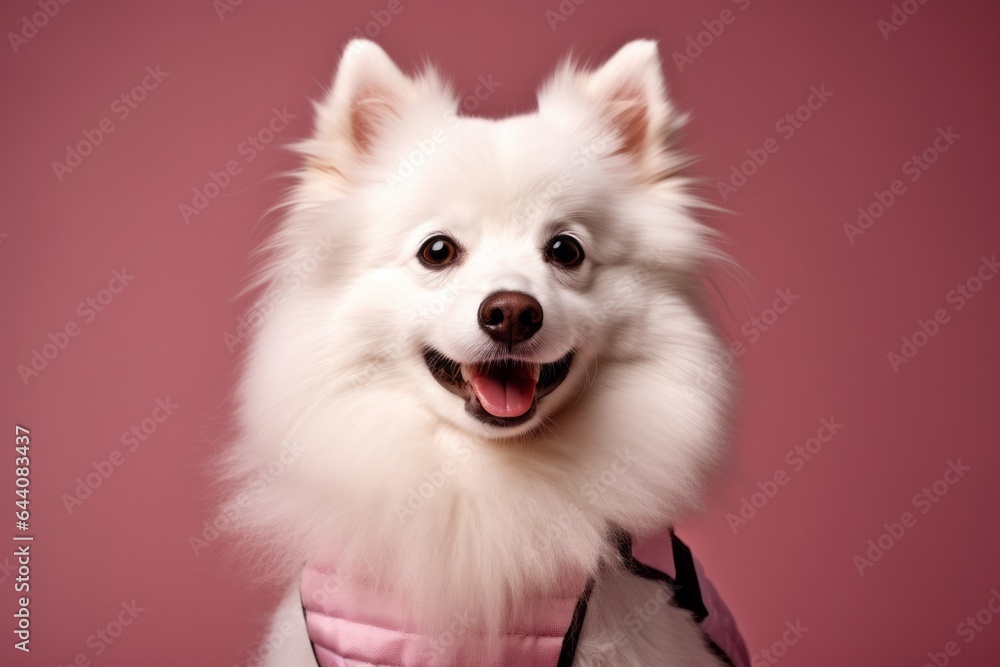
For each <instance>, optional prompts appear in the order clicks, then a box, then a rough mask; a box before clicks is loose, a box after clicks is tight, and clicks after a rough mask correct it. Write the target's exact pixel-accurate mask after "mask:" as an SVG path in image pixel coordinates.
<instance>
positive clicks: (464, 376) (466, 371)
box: [459, 364, 470, 382]
mask: <svg viewBox="0 0 1000 667" xmlns="http://www.w3.org/2000/svg"><path fill="white" fill-rule="evenodd" d="M459 369H460V370H461V371H462V379H463V380H465V381H466V382H468V381H469V375H470V374H469V366H468V364H461V365H460V366H459Z"/></svg>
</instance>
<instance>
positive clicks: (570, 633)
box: [556, 579, 594, 667]
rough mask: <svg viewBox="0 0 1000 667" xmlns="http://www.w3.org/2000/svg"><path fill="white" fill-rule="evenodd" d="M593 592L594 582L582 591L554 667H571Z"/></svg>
mask: <svg viewBox="0 0 1000 667" xmlns="http://www.w3.org/2000/svg"><path fill="white" fill-rule="evenodd" d="M593 590H594V580H593V579H591V580H590V581H588V582H587V587H586V588H584V589H583V595H581V596H580V599H579V600H578V601H577V603H576V609H575V610H574V611H573V620H572V621H571V622H570V624H569V630H567V631H566V636H565V637H564V638H563V644H562V650H560V651H559V662H558V663H556V667H572V665H573V659H574V658H575V657H576V647H577V645H579V643H580V633H581V632H582V631H583V621H584V619H585V618H586V617H587V604H588V603H589V602H590V594H591V593H592V592H593Z"/></svg>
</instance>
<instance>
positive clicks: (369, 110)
mask: <svg viewBox="0 0 1000 667" xmlns="http://www.w3.org/2000/svg"><path fill="white" fill-rule="evenodd" d="M394 114H395V110H394V106H393V100H391V99H389V98H388V96H387V95H385V92H384V91H382V90H377V89H374V88H366V89H364V90H359V91H358V94H357V96H356V97H355V99H354V103H353V104H352V105H351V139H352V140H353V141H354V145H355V146H356V147H357V149H358V152H359V153H365V154H367V153H370V152H371V148H372V144H373V143H374V140H375V137H376V136H377V134H378V131H379V129H380V127H381V126H382V124H383V123H384V122H385V121H386V120H387V119H388V118H389V117H390V116H392V115H394Z"/></svg>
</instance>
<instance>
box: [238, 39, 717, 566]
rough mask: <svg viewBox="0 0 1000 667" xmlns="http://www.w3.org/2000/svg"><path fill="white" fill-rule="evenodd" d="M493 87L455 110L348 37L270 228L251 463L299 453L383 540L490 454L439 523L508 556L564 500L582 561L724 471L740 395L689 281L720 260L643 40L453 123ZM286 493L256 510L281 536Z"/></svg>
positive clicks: (427, 77) (485, 84)
mask: <svg viewBox="0 0 1000 667" xmlns="http://www.w3.org/2000/svg"><path fill="white" fill-rule="evenodd" d="M499 85H503V83H502V82H498V81H496V80H495V79H494V78H493V77H492V76H491V75H489V74H484V75H483V77H481V79H480V82H479V85H478V88H476V90H475V92H474V93H473V95H471V96H469V97H466V98H465V102H463V101H462V100H460V99H459V98H458V97H456V96H455V95H453V94H452V92H451V91H450V90H449V88H448V86H447V85H445V84H444V83H443V82H442V81H441V79H440V78H439V77H438V75H437V74H436V73H435V72H434V71H433V70H426V71H425V72H424V73H422V74H420V75H418V76H409V75H407V74H404V73H403V72H402V71H400V69H399V68H397V67H396V65H395V64H393V62H392V61H391V60H390V59H389V57H388V56H387V55H386V54H385V52H384V51H382V50H381V49H380V48H379V47H377V46H376V45H374V44H372V43H370V42H366V41H355V42H351V43H350V44H349V45H348V47H347V49H346V51H345V54H344V56H343V58H342V61H341V64H340V67H339V70H338V72H337V74H336V77H335V80H334V83H333V87H332V90H331V91H330V93H329V95H328V96H327V97H326V99H325V100H323V101H322V102H320V103H319V104H317V121H316V128H315V132H314V135H313V136H312V137H311V138H310V139H309V140H307V141H305V142H303V144H302V145H301V146H300V149H301V151H302V153H303V154H304V155H305V158H306V165H305V167H304V168H303V170H302V172H301V174H300V176H301V177H300V180H299V182H298V185H297V187H296V189H295V191H294V194H293V196H292V198H291V201H290V206H289V211H288V215H287V216H286V219H285V222H284V223H283V226H282V227H281V229H280V231H279V232H278V234H277V236H276V238H275V247H276V249H277V252H276V253H275V257H276V261H275V263H274V264H273V265H272V266H271V268H270V270H269V272H268V274H267V278H268V281H269V282H268V290H267V291H266V292H265V294H264V299H265V300H266V301H267V302H268V303H269V304H271V307H270V308H269V312H266V313H264V316H263V324H262V325H261V326H260V328H259V331H257V332H256V334H255V340H254V346H253V352H252V354H251V356H250V359H249V368H248V372H247V374H246V380H245V382H244V389H243V401H242V406H243V413H242V415H243V423H244V427H245V429H244V430H245V431H246V434H247V435H246V439H247V440H248V441H251V444H252V443H254V442H255V443H256V448H251V449H252V451H254V452H256V454H253V455H249V456H248V455H247V454H246V452H247V451H251V450H246V449H245V450H243V453H242V454H241V456H244V459H243V460H241V463H240V466H241V467H242V468H243V469H253V467H254V466H256V467H258V468H259V467H262V466H265V465H266V464H267V463H268V461H269V460H270V457H273V456H274V453H273V452H274V447H273V444H268V443H274V442H280V441H282V440H285V439H292V440H295V441H298V442H300V443H301V445H302V447H303V448H304V450H305V451H306V452H307V454H306V455H304V456H303V459H302V461H300V462H299V463H302V465H299V466H298V468H297V469H296V474H297V475H298V476H297V477H296V478H295V479H296V484H297V485H298V486H297V489H298V490H301V489H302V488H305V487H308V486H309V485H310V484H312V485H313V487H314V488H315V489H317V490H318V492H319V493H324V494H327V496H329V495H330V494H340V496H339V497H340V498H343V499H345V500H341V501H339V502H341V503H344V502H349V503H351V504H350V507H351V508H352V511H351V512H348V513H346V514H347V515H348V516H347V517H346V518H341V520H342V521H350V520H352V519H353V518H354V517H355V516H356V517H357V526H355V528H357V529H358V530H363V529H364V530H369V529H370V528H369V527H370V526H371V525H372V524H374V523H377V522H378V520H376V519H372V517H373V516H378V517H384V520H385V521H386V522H388V523H386V524H385V525H384V526H383V527H382V528H380V529H378V530H380V531H381V532H380V533H379V534H380V535H393V534H396V533H397V532H398V531H399V530H402V528H400V527H399V524H396V523H394V521H395V520H396V518H397V515H396V514H394V513H393V512H392V511H391V509H390V508H391V507H393V504H392V503H393V502H394V500H400V501H401V502H405V501H406V496H407V493H408V492H409V493H413V490H414V489H418V488H420V489H422V488H423V486H422V485H423V484H424V482H425V478H426V479H430V477H428V475H430V476H431V477H433V476H434V475H438V474H439V473H440V472H441V471H445V473H446V474H449V475H450V474H451V473H450V472H448V471H449V470H455V469H456V466H455V461H459V462H461V461H462V460H464V459H465V458H468V457H469V452H470V448H471V449H477V450H478V451H481V452H482V453H483V456H484V457H486V458H485V459H477V461H483V460H485V461H488V462H489V465H475V466H472V468H471V469H470V470H469V471H468V474H465V472H461V473H457V474H456V475H457V477H460V478H461V481H460V482H459V483H458V484H457V486H456V487H455V489H457V490H456V491H455V493H458V492H459V491H458V490H461V492H462V493H465V494H466V497H467V498H472V500H467V501H466V500H463V501H457V500H456V501H455V502H456V503H458V504H457V505H455V507H456V508H460V509H451V510H447V511H444V510H443V511H444V512H445V513H448V512H454V511H468V512H481V513H492V514H491V516H492V519H491V520H490V522H489V526H487V527H481V528H480V529H479V531H480V532H479V534H478V536H477V538H476V539H480V540H483V539H489V536H485V535H484V534H483V532H484V531H487V530H488V529H492V528H496V535H495V536H494V537H495V538H496V539H495V543H496V544H497V545H501V546H499V547H497V548H507V547H504V546H502V545H504V544H509V545H510V546H509V548H511V549H514V548H515V547H514V546H513V542H511V540H510V539H509V538H510V535H512V534H515V533H517V532H519V531H523V530H526V528H525V523H524V522H525V521H527V520H528V519H527V517H532V519H531V520H533V521H535V524H532V525H531V526H530V527H528V528H527V530H531V531H535V532H541V531H544V530H545V526H546V522H548V521H550V520H551V519H550V518H546V517H545V516H543V514H544V513H543V512H541V511H539V508H540V507H542V506H545V508H546V509H545V511H548V509H556V510H558V508H567V507H569V506H573V507H575V508H576V509H577V510H579V511H580V513H582V515H586V516H587V518H586V520H585V523H586V528H585V529H580V530H579V531H576V530H575V531H574V534H579V535H582V536H583V537H581V538H580V539H581V542H580V544H577V545H575V546H573V545H571V546H570V547H568V548H567V552H570V551H572V552H573V554H574V555H573V557H574V558H578V559H579V560H581V561H586V562H591V563H592V562H593V559H594V558H596V556H595V554H596V553H597V550H599V548H600V547H599V544H600V543H601V542H602V541H603V538H602V535H603V532H602V531H604V530H605V529H606V527H607V525H608V524H609V523H614V524H616V525H620V526H623V527H625V528H627V529H629V530H632V531H634V532H641V531H642V530H648V529H651V528H652V527H654V526H661V525H662V523H663V522H664V521H669V520H672V518H673V517H675V516H676V514H677V512H679V511H680V509H681V508H682V507H686V506H690V505H691V504H692V503H694V502H696V498H697V496H698V489H699V480H700V479H701V478H702V476H703V474H704V472H705V471H706V470H707V469H708V468H709V467H710V466H711V464H712V463H714V462H716V461H717V460H718V458H719V453H720V452H721V450H722V444H723V442H724V440H725V435H726V421H727V419H726V417H727V413H728V409H729V394H730V392H729V380H728V378H727V375H726V373H725V370H726V369H725V368H724V367H723V365H722V364H720V359H721V356H720V352H721V348H720V346H719V344H718V340H717V338H716V336H715V334H714V332H713V330H712V327H711V326H710V324H709V323H708V321H707V319H706V318H705V317H704V316H703V315H702V313H701V301H702V298H701V283H700V278H701V277H702V274H703V272H704V271H705V268H706V265H707V263H708V262H709V261H710V260H712V259H715V258H717V257H718V255H717V253H716V252H715V251H714V250H713V247H712V243H711V240H712V239H711V234H710V232H709V230H708V229H707V228H706V227H704V226H702V225H701V224H700V223H698V222H697V221H696V220H695V219H694V217H693V216H692V215H691V209H692V207H694V206H696V205H697V202H696V201H695V200H694V199H693V198H692V197H691V196H690V195H689V194H688V193H687V190H686V187H685V186H686V182H685V180H684V179H683V177H682V176H681V175H680V174H679V170H680V168H681V167H682V166H683V164H684V163H683V160H682V158H681V157H679V156H678V154H677V153H676V152H675V151H674V149H673V142H674V140H675V138H676V132H677V130H678V128H679V126H680V124H681V122H682V120H683V119H682V118H681V117H680V116H679V115H678V113H677V112H676V111H675V110H674V109H673V107H672V106H671V104H670V103H669V102H668V100H667V97H666V92H665V86H664V81H663V77H662V73H661V69H660V62H659V55H658V52H657V49H656V46H655V44H654V43H653V42H650V41H637V42H632V43H630V44H628V45H626V46H625V47H624V48H622V49H621V50H620V51H619V52H618V53H617V54H615V55H614V56H613V57H612V58H611V59H610V60H609V61H607V62H606V63H605V64H604V65H603V66H601V67H600V68H598V69H596V70H593V71H587V70H583V69H580V68H577V67H575V66H574V65H572V64H569V63H568V64H566V65H564V66H563V67H561V68H560V69H559V70H558V72H557V73H556V74H555V76H554V77H553V78H552V79H551V80H550V82H549V83H548V84H547V85H546V86H545V87H544V88H543V89H542V91H541V92H540V94H539V97H538V110H537V111H536V112H534V113H530V114H525V115H519V116H514V117H509V118H504V119H500V120H489V119H483V118H476V117H471V116H466V115H464V114H463V112H464V111H466V110H468V107H471V106H473V104H472V103H473V102H478V100H479V99H481V98H483V97H485V96H487V95H489V94H490V92H491V90H492V89H495V87H497V86H499ZM477 96H478V97H477ZM463 107H465V108H463ZM511 444H514V445H518V446H513V447H511V446H508V445H511ZM303 462H307V463H303ZM623 462H624V463H623ZM632 462H636V464H635V465H632ZM449 466H450V467H449ZM623 470H624V472H622V471H623ZM608 471H613V474H612V476H614V475H619V476H620V475H623V474H625V475H627V476H628V478H629V479H628V483H621V484H603V485H602V483H601V480H604V479H606V478H607V475H606V474H605V473H608ZM303 480H305V481H303ZM274 486H275V488H277V485H274ZM432 491H434V490H433V489H432ZM434 492H435V493H437V491H434ZM441 493H444V492H441ZM421 494H422V495H423V492H422V491H421ZM273 495H274V500H273V504H274V507H271V506H267V504H266V503H264V502H263V501H261V503H260V505H261V507H260V508H259V509H258V510H257V511H258V512H259V513H261V514H267V513H268V512H271V513H273V515H274V516H273V518H274V522H275V523H280V522H281V521H282V517H283V516H284V515H282V514H281V513H282V512H286V511H287V510H288V503H289V502H290V501H289V500H288V494H287V493H286V494H284V495H280V494H278V492H277V491H274V494H273ZM329 502H332V501H330V500H328V499H327V500H323V501H322V503H329ZM366 502H367V503H369V505H370V506H365V503H366ZM421 502H423V501H421ZM449 502H451V501H449ZM475 502H481V503H482V507H479V506H476V505H475V504H474V503H475ZM314 504H316V505H317V506H319V504H320V501H317V502H316V503H314ZM341 506H343V505H342V504H341ZM501 507H504V508H505V509H506V510H509V511H508V512H506V513H504V512H500V511H499V509H500V508H501ZM380 513H381V514H380ZM258 518H259V517H258ZM505 521H506V522H507V523H509V525H507V524H505V523H504V522H505ZM412 525H413V524H412V523H407V524H406V525H405V528H406V529H407V530H409V529H410V528H411V527H412ZM370 530H375V529H370ZM504 531H506V532H504ZM352 534H354V533H352ZM449 535H450V537H448V538H447V539H454V538H455V531H452V533H449ZM501 535H504V536H505V537H503V536H501ZM442 539H445V538H442ZM505 540H506V541H505ZM584 543H586V544H585V545H584ZM594 545H598V546H594ZM511 558H512V560H511V562H514V560H515V558H516V556H511ZM555 560H557V559H554V560H553V562H555Z"/></svg>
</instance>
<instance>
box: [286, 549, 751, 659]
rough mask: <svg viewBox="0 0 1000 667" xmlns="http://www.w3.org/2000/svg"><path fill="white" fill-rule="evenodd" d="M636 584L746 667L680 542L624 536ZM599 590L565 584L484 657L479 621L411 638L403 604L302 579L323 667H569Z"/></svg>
mask: <svg viewBox="0 0 1000 667" xmlns="http://www.w3.org/2000/svg"><path fill="white" fill-rule="evenodd" d="M616 541H617V544H618V547H619V551H620V553H621V556H622V561H623V563H624V565H625V567H626V569H627V570H628V571H629V572H631V573H632V574H633V575H635V576H638V577H643V578H646V579H652V580H657V581H661V582H663V584H664V585H666V586H667V587H668V588H669V589H670V592H671V594H672V595H671V597H672V603H673V604H674V605H676V606H678V607H680V608H682V609H686V610H688V611H689V612H691V614H692V615H693V617H694V619H695V620H696V621H697V622H698V624H699V627H700V628H701V630H702V632H703V634H704V635H705V641H706V644H707V646H708V648H709V650H711V651H712V652H713V653H714V654H715V655H717V656H718V658H719V659H720V660H721V661H722V662H723V663H724V664H727V665H731V666H733V667H749V665H750V658H749V654H748V652H747V648H746V644H745V642H744V641H743V637H742V636H741V635H740V633H739V630H738V629H737V628H736V623H735V621H734V619H733V617H732V614H730V612H729V609H728V608H727V607H726V605H725V604H724V603H723V602H722V599H721V598H720V597H719V595H718V593H717V591H716V590H715V588H714V587H713V586H712V584H711V582H709V581H708V579H707V578H706V577H705V575H704V572H703V570H702V568H701V565H700V564H699V563H697V562H696V561H695V560H694V558H693V557H692V556H691V551H690V549H688V547H687V545H685V544H684V543H683V542H681V540H680V539H679V538H677V537H676V536H675V535H674V534H673V532H672V531H671V532H670V533H665V534H664V535H662V536H659V537H657V538H655V539H652V540H649V541H647V542H645V543H643V544H641V545H638V546H637V547H636V548H635V549H633V548H632V542H631V539H630V538H629V537H628V536H627V535H624V534H622V535H619V536H618V537H617V538H616ZM592 585H593V582H584V581H579V582H567V583H565V585H564V586H563V587H562V589H561V590H559V591H558V592H556V593H554V594H553V595H551V596H549V597H544V598H538V599H537V600H533V601H532V605H531V609H532V617H531V618H530V619H527V618H524V619H518V620H513V621H510V622H508V623H507V625H506V627H505V628H504V632H503V634H502V635H501V637H500V641H499V643H498V646H497V649H496V651H495V652H493V653H491V654H490V655H489V656H486V655H483V654H482V653H481V651H480V650H479V646H478V644H479V643H478V642H476V641H475V636H476V627H475V618H474V616H471V615H466V616H456V617H455V619H454V622H453V623H452V626H451V628H450V629H447V630H445V631H444V632H442V633H441V634H440V635H438V636H429V635H426V634H422V633H420V632H417V631H414V628H415V627H416V625H415V624H414V623H413V622H412V620H411V619H409V618H408V616H407V613H406V610H405V609H404V608H402V606H401V605H400V604H399V603H398V601H394V600H391V599H387V598H386V597H384V596H382V595H381V594H380V593H379V592H378V591H377V590H376V589H375V588H374V587H372V586H366V585H364V584H362V583H359V582H357V581H348V580H346V579H345V578H343V577H341V576H339V575H338V574H337V573H336V572H334V571H332V570H329V569H325V568H322V567H317V566H310V567H307V568H306V569H305V570H304V571H303V574H302V580H301V591H300V592H301V596H302V609H303V612H304V613H305V620H306V628H307V630H308V633H309V639H310V641H311V642H312V646H313V651H314V653H315V655H316V661H317V663H318V664H319V665H320V667H376V666H384V665H391V666H392V667H432V666H441V667H443V666H444V665H456V666H460V667H481V666H482V667H486V666H489V667H494V666H495V667H506V666H508V665H518V666H520V667H570V666H571V665H572V662H573V658H574V656H575V654H576V646H577V642H578V640H579V638H580V632H581V629H582V627H583V621H584V618H585V616H586V612H587V603H588V600H589V597H590V592H591V588H592Z"/></svg>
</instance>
